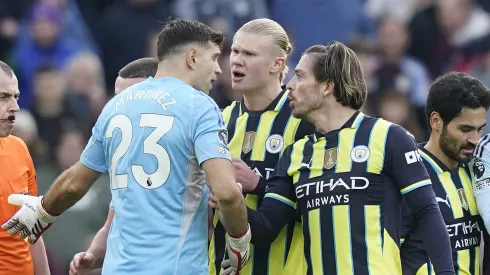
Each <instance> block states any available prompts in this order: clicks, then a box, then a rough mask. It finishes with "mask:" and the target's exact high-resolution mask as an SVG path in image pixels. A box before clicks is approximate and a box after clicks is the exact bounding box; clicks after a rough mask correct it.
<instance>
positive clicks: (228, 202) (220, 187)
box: [202, 158, 247, 236]
mask: <svg viewBox="0 0 490 275" xmlns="http://www.w3.org/2000/svg"><path fill="white" fill-rule="evenodd" d="M202 168H203V169H204V171H205V172H206V176H207V178H208V185H209V187H210V188H211V190H212V191H213V193H214V195H215V198H216V201H217V203H218V215H219V218H220V221H221V222H222V223H223V226H224V227H225V229H226V232H228V234H230V235H232V236H233V235H235V236H236V235H240V234H242V233H243V232H246V231H247V210H246V207H245V199H244V198H243V195H242V194H241V192H240V189H239V188H238V186H237V185H236V181H235V173H234V170H233V164H232V163H231V161H229V160H226V159H222V158H215V159H210V160H207V161H205V162H204V163H203V164H202Z"/></svg>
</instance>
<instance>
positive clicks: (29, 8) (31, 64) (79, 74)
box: [0, 0, 490, 274]
mask: <svg viewBox="0 0 490 275" xmlns="http://www.w3.org/2000/svg"><path fill="white" fill-rule="evenodd" d="M169 16H171V17H180V18H184V19H195V20H199V21H201V22H204V23H207V24H209V25H211V26H213V27H214V28H217V29H220V30H221V31H223V32H224V33H225V34H226V45H225V47H224V51H223V55H222V57H221V60H220V62H221V68H222V70H223V75H221V76H220V78H219V80H218V81H217V82H216V83H215V87H214V89H213V90H212V92H211V95H212V97H213V98H214V99H215V100H216V102H217V103H218V105H219V106H220V107H221V108H224V107H226V106H227V105H228V104H230V103H231V101H233V100H236V99H238V98H240V96H241V95H240V94H238V93H236V92H234V91H233V90H232V89H231V78H230V66H229V53H230V44H231V41H232V37H233V34H234V32H235V31H236V30H237V29H238V28H239V27H240V26H241V25H242V24H244V23H245V22H247V21H249V20H251V19H254V18H262V17H267V18H271V19H273V20H276V21H277V22H279V23H280V24H281V25H282V26H284V28H285V29H286V31H287V32H288V34H289V35H290V38H291V39H292V42H293V47H294V51H293V53H292V54H291V56H290V57H289V61H288V63H289V64H288V65H289V67H290V68H294V66H295V65H296V63H297V62H298V60H299V58H300V55H301V53H302V52H303V51H304V50H305V49H306V48H308V47H309V46H311V45H313V44H325V43H328V42H329V41H332V40H338V41H341V42H344V43H346V44H348V45H349V46H350V47H351V48H352V49H353V50H355V52H356V53H357V55H358V57H359V59H360V60H361V63H362V66H363V71H364V74H365V78H366V80H367V83H368V101H367V104H366V105H365V106H364V107H363V108H364V110H363V111H364V112H365V113H367V114H370V115H374V116H379V117H383V118H385V119H387V120H390V121H392V122H395V123H398V124H400V125H402V126H404V127H405V128H407V129H408V130H409V131H411V132H412V133H413V134H414V135H415V136H416V138H417V139H418V140H419V141H424V140H425V139H426V138H427V137H428V133H427V130H426V124H425V123H426V122H425V118H424V107H425V106H424V105H425V101H426V97H427V91H428V86H429V85H430V83H431V81H432V80H433V79H434V78H436V77H437V76H438V75H440V74H442V73H444V72H447V71H464V72H469V73H470V74H472V75H473V76H475V77H477V78H479V79H480V80H481V81H482V82H483V83H484V84H485V85H487V86H489V87H490V1H485V0H444V1H442V0H301V1H295V0H0V60H3V61H5V62H7V63H8V64H9V65H11V66H12V67H13V68H14V69H15V71H16V74H17V77H18V78H19V84H20V91H21V96H20V100H19V105H20V107H21V112H19V114H18V117H17V119H16V121H17V122H16V126H15V129H14V134H15V135H17V136H19V137H21V138H22V139H23V140H24V141H25V142H26V144H27V145H28V147H29V149H30V152H31V154H32V156H33V159H34V163H35V166H36V169H37V172H38V177H37V179H38V183H39V193H40V194H42V193H44V192H45V191H46V190H47V189H48V188H49V185H50V184H51V183H52V182H53V180H54V178H55V177H56V176H57V175H58V174H59V173H60V171H62V170H63V169H66V168H67V167H69V166H71V165H72V164H74V163H75V162H76V161H77V160H78V158H79V156H80V154H81V152H82V150H83V148H84V146H85V143H86V141H87V139H88V137H89V136H90V132H91V128H92V126H93V124H94V122H95V120H96V119H97V116H98V114H99V113H100V111H101V109H102V107H103V106H104V104H105V103H106V102H107V101H108V100H109V99H110V98H111V97H112V96H113V93H114V81H115V79H116V77H117V74H118V71H119V69H121V68H122V67H123V66H124V65H126V64H127V63H128V62H130V61H133V60H135V59H138V58H141V57H145V56H153V57H156V49H155V45H156V37H157V33H158V31H159V28H160V27H161V26H162V23H163V22H164V21H165V20H166V19H167V18H168V17H169ZM290 71H292V70H290ZM290 77H291V75H289V76H288V77H287V78H286V82H287V81H288V79H289V78H290ZM484 132H485V133H488V132H490V128H486V129H485V130H484ZM107 182H108V179H107V177H105V176H103V177H102V178H101V179H100V180H99V182H97V183H96V184H95V185H94V186H93V187H92V188H91V190H90V191H89V193H88V194H87V195H86V196H85V197H84V198H83V200H82V201H80V202H79V203H77V204H76V205H75V206H74V207H73V208H71V209H70V211H69V212H68V213H67V214H65V215H63V216H62V217H60V218H59V220H58V221H57V222H56V223H55V224H54V225H53V227H52V229H51V230H49V231H48V232H47V233H46V234H45V238H46V245H47V249H48V254H49V261H50V265H51V269H52V274H66V270H67V266H68V264H69V261H70V260H71V258H72V256H73V255H74V254H75V253H76V252H79V251H84V250H85V249H86V246H87V245H88V242H89V241H90V240H91V238H92V237H93V234H95V232H96V231H97V230H98V228H100V227H101V226H102V224H103V222H104V220H105V217H106V214H107V210H108V204H109V201H110V191H109V188H108V185H107Z"/></svg>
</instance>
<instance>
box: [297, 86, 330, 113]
mask: <svg viewBox="0 0 490 275" xmlns="http://www.w3.org/2000/svg"><path fill="white" fill-rule="evenodd" d="M322 105H323V98H322V97H321V96H320V92H319V89H318V85H316V86H315V89H314V90H311V91H309V92H307V93H306V95H305V97H303V103H302V104H301V105H300V106H299V108H298V107H297V105H295V106H294V107H295V110H293V116H294V117H295V118H299V119H304V120H308V118H309V115H310V114H311V113H312V112H313V111H315V110H318V109H320V108H321V107H322ZM308 121H309V120H308Z"/></svg>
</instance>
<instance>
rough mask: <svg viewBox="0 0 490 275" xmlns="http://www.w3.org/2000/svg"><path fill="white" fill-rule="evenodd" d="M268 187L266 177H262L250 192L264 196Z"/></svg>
mask: <svg viewBox="0 0 490 275" xmlns="http://www.w3.org/2000/svg"><path fill="white" fill-rule="evenodd" d="M266 187H267V180H266V179H265V178H264V177H260V178H259V181H258V182H257V185H256V186H255V189H254V190H253V191H252V192H250V194H254V195H257V196H263V195H264V194H265V188H266Z"/></svg>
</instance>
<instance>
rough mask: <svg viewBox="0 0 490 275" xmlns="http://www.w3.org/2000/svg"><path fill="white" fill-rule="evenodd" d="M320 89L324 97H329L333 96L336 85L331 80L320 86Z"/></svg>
mask: <svg viewBox="0 0 490 275" xmlns="http://www.w3.org/2000/svg"><path fill="white" fill-rule="evenodd" d="M320 88H321V93H322V95H323V96H328V95H330V94H333V89H334V88H335V84H334V83H333V81H331V80H329V81H325V82H323V83H321V84H320Z"/></svg>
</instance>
